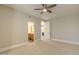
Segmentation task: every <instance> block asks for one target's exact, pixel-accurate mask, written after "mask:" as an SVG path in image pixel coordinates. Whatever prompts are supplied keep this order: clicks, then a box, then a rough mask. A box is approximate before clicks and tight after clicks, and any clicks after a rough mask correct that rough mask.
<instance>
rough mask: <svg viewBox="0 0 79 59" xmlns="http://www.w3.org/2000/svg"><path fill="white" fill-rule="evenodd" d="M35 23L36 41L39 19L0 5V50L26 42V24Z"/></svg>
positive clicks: (38, 32)
mask: <svg viewBox="0 0 79 59" xmlns="http://www.w3.org/2000/svg"><path fill="white" fill-rule="evenodd" d="M28 21H34V22H35V30H36V31H35V33H36V37H35V38H36V39H40V37H41V36H40V35H41V32H40V29H41V28H40V26H41V25H40V19H38V18H35V17H32V18H31V19H29V15H27V14H24V13H22V12H19V11H16V10H14V9H12V8H9V7H6V6H3V5H0V48H4V47H7V46H11V45H15V44H18V43H23V42H26V41H27V26H28V25H27V22H28Z"/></svg>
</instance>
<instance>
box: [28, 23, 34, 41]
mask: <svg viewBox="0 0 79 59" xmlns="http://www.w3.org/2000/svg"><path fill="white" fill-rule="evenodd" d="M34 40H35V31H34V22H28V41H30V42H33V41H34Z"/></svg>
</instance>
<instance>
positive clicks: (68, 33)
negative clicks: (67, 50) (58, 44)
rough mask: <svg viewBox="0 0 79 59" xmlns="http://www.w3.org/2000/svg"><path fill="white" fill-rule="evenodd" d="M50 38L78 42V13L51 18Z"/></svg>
mask: <svg viewBox="0 0 79 59" xmlns="http://www.w3.org/2000/svg"><path fill="white" fill-rule="evenodd" d="M50 22H51V38H52V39H62V40H67V41H75V42H79V14H72V15H67V16H63V17H58V18H55V19H51V21H50Z"/></svg>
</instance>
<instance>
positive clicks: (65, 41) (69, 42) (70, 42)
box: [51, 39, 79, 45]
mask: <svg viewBox="0 0 79 59" xmlns="http://www.w3.org/2000/svg"><path fill="white" fill-rule="evenodd" d="M51 40H54V41H59V42H64V43H68V44H74V45H79V42H73V41H68V40H61V39H51Z"/></svg>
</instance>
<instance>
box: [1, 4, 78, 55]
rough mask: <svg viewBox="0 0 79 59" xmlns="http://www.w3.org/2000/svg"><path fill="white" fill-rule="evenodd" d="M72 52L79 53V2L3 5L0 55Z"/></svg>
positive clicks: (67, 53)
mask: <svg viewBox="0 0 79 59" xmlns="http://www.w3.org/2000/svg"><path fill="white" fill-rule="evenodd" d="M72 54H73V55H78V54H79V4H0V55H72Z"/></svg>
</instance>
